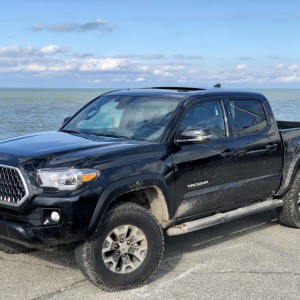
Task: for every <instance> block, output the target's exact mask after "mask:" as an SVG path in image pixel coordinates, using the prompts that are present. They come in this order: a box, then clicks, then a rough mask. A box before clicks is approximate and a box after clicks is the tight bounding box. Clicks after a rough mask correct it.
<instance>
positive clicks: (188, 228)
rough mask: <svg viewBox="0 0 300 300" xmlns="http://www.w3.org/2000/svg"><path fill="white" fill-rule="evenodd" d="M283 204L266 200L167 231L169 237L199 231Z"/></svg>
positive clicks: (280, 201)
mask: <svg viewBox="0 0 300 300" xmlns="http://www.w3.org/2000/svg"><path fill="white" fill-rule="evenodd" d="M282 203H283V201H282V200H279V199H272V200H266V201H263V202H259V203H256V204H252V205H249V206H246V207H241V208H238V209H236V210H231V211H228V212H225V213H219V214H216V215H213V216H210V217H206V218H202V219H199V220H195V221H191V222H186V223H183V224H179V225H176V226H174V227H170V228H169V229H167V235H180V234H184V233H188V232H192V231H195V230H198V229H203V228H206V227H210V226H214V225H217V224H221V223H224V222H228V221H231V220H235V219H238V218H241V217H244V216H248V215H252V214H256V213H259V212H262V211H265V210H268V209H271V208H276V207H279V206H282Z"/></svg>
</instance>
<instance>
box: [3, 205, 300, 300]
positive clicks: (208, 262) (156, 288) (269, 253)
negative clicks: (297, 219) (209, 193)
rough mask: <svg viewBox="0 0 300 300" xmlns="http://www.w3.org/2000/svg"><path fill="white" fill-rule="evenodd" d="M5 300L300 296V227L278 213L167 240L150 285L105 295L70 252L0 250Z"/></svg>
mask: <svg viewBox="0 0 300 300" xmlns="http://www.w3.org/2000/svg"><path fill="white" fill-rule="evenodd" d="M0 282H1V287H0V299H105V300H106V299H107V300H109V299H122V300H126V299H155V300H158V299H299V298H300V230H297V229H291V228H287V227H283V226H280V225H279V224H278V223H277V221H276V213H275V211H270V212H265V213H261V214H258V215H254V216H251V217H247V218H243V219H239V220H236V221H232V222H229V223H225V224H222V225H218V226H215V227H211V228H207V229H204V230H201V231H197V232H194V233H190V234H187V235H182V236H177V237H172V238H171V237H167V238H166V251H165V255H164V258H163V261H162V263H161V265H160V268H159V270H158V272H157V273H156V274H155V276H154V277H153V278H152V280H151V281H150V282H149V283H148V284H147V285H145V286H143V287H141V288H138V289H135V290H130V291H125V292H117V293H107V292H103V291H101V290H99V289H97V288H96V287H95V286H93V285H92V284H91V283H89V282H88V281H87V280H86V279H85V278H84V277H83V275H82V274H81V272H80V271H79V270H78V269H77V267H76V263H75V260H74V255H73V252H71V251H68V252H44V251H36V252H32V253H29V254H20V255H8V254H5V253H2V252H1V253H0Z"/></svg>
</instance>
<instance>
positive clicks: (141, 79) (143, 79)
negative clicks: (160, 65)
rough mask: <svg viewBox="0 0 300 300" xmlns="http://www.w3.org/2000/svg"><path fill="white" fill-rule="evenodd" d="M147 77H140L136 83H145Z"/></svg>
mask: <svg viewBox="0 0 300 300" xmlns="http://www.w3.org/2000/svg"><path fill="white" fill-rule="evenodd" d="M145 80H146V79H145V77H138V78H137V79H136V80H135V81H136V82H142V81H145Z"/></svg>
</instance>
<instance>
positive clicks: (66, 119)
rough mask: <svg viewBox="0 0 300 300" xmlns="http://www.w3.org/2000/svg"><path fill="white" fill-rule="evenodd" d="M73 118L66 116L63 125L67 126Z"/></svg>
mask: <svg viewBox="0 0 300 300" xmlns="http://www.w3.org/2000/svg"><path fill="white" fill-rule="evenodd" d="M71 117H72V116H66V117H64V119H63V121H62V125H64V124H66V123H67V122H68V121H69V120H70V119H71Z"/></svg>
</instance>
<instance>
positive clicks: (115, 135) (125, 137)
mask: <svg viewBox="0 0 300 300" xmlns="http://www.w3.org/2000/svg"><path fill="white" fill-rule="evenodd" d="M93 135H97V136H107V137H112V138H119V139H127V140H132V138H130V137H128V136H125V135H118V134H112V133H93Z"/></svg>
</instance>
